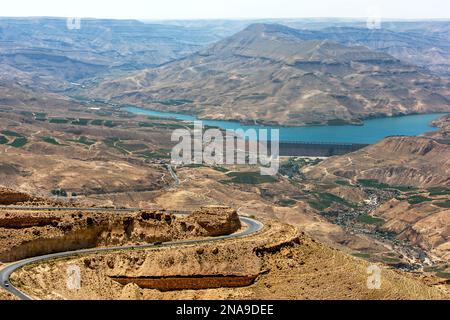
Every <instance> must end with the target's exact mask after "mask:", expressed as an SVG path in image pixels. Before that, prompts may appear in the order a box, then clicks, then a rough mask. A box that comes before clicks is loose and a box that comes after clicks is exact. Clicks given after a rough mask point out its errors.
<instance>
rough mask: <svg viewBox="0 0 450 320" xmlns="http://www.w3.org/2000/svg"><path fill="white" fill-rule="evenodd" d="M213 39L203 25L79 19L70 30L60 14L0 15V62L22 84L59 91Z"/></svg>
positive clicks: (158, 62) (165, 59) (184, 51)
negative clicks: (52, 16) (78, 25)
mask: <svg viewBox="0 0 450 320" xmlns="http://www.w3.org/2000/svg"><path fill="white" fill-rule="evenodd" d="M219 39H220V38H219V37H217V36H214V35H213V34H211V33H210V32H208V30H204V29H203V30H202V29H192V28H185V27H177V26H170V25H159V24H145V23H142V22H139V21H136V20H97V19H83V20H82V21H81V28H80V29H75V30H70V29H68V27H67V20H66V19H63V18H0V65H1V66H2V67H3V68H5V66H9V67H10V68H9V71H10V73H11V75H12V76H16V77H17V78H23V79H25V81H26V82H27V85H28V86H31V87H33V88H43V87H44V88H46V89H47V90H50V91H62V90H66V89H68V88H71V87H73V84H71V83H73V82H75V83H76V82H82V81H85V80H86V79H92V78H97V77H102V76H105V75H110V74H118V73H121V72H122V73H123V72H127V71H133V70H140V69H143V68H149V67H154V66H158V65H161V64H163V63H166V62H168V61H171V60H174V59H178V58H180V57H184V56H186V55H188V54H191V53H193V52H195V51H198V50H199V49H201V48H203V47H204V46H205V45H207V44H210V43H213V42H215V41H217V40H219ZM14 70H16V71H14ZM27 78H29V79H32V81H31V82H30V81H27V80H26V79H27Z"/></svg>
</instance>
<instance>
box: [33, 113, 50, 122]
mask: <svg viewBox="0 0 450 320" xmlns="http://www.w3.org/2000/svg"><path fill="white" fill-rule="evenodd" d="M34 119H36V120H37V121H47V114H46V113H44V112H36V113H35V115H34Z"/></svg>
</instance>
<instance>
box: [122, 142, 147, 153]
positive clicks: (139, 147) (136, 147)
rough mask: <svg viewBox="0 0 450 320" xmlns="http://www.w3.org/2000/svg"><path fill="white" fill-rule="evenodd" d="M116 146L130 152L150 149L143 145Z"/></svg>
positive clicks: (127, 144) (124, 144) (126, 144)
mask: <svg viewBox="0 0 450 320" xmlns="http://www.w3.org/2000/svg"><path fill="white" fill-rule="evenodd" d="M116 146H117V147H119V148H122V149H124V150H126V151H128V152H135V151H142V150H145V149H147V148H148V146H147V145H146V144H143V143H121V142H118V143H116Z"/></svg>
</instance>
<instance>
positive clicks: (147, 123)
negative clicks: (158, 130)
mask: <svg viewBox="0 0 450 320" xmlns="http://www.w3.org/2000/svg"><path fill="white" fill-rule="evenodd" d="M138 126H139V127H142V128H151V127H154V126H155V124H153V123H150V122H144V121H140V122H138Z"/></svg>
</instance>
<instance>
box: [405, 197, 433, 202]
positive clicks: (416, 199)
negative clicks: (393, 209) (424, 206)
mask: <svg viewBox="0 0 450 320" xmlns="http://www.w3.org/2000/svg"><path fill="white" fill-rule="evenodd" d="M428 201H433V199H431V198H428V197H424V196H411V197H409V198H408V203H409V204H419V203H422V202H428Z"/></svg>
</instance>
